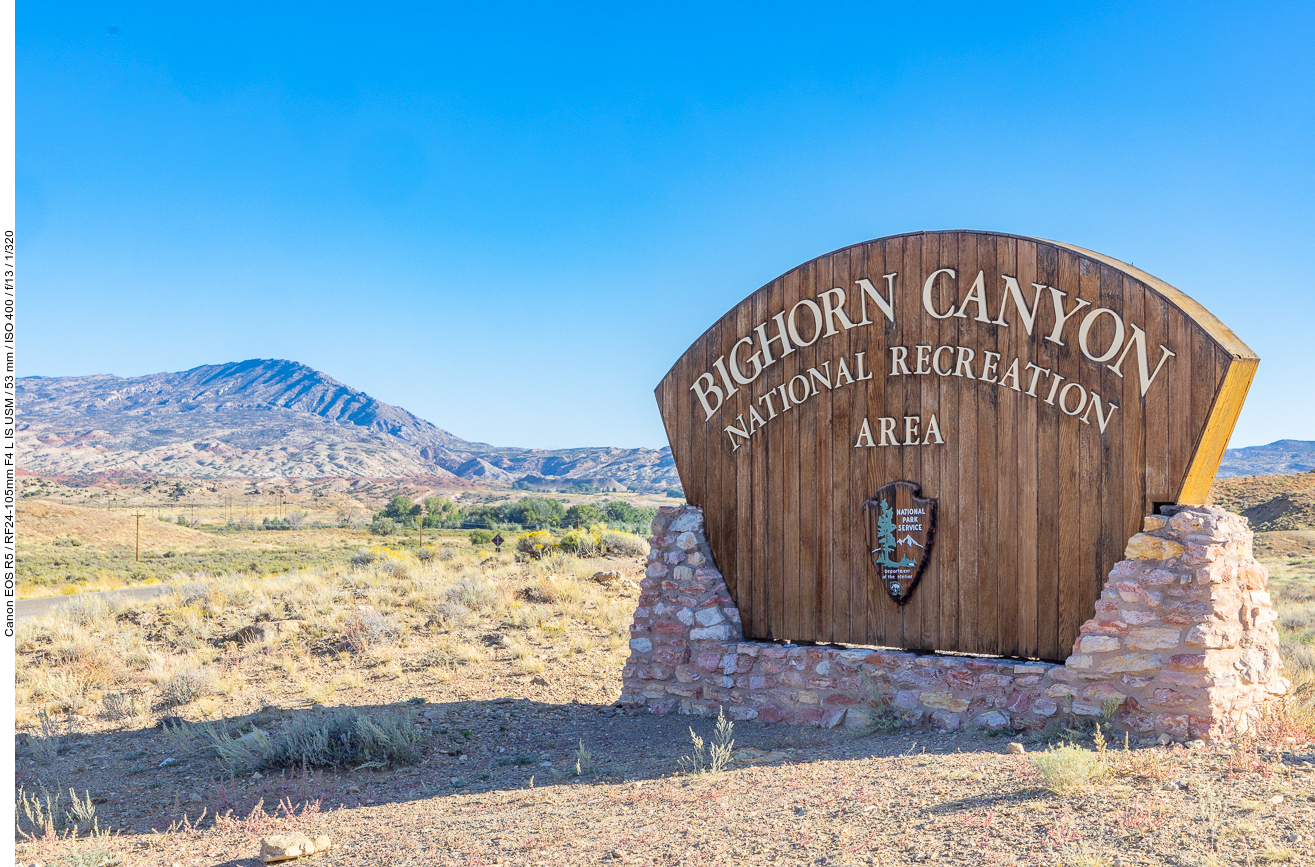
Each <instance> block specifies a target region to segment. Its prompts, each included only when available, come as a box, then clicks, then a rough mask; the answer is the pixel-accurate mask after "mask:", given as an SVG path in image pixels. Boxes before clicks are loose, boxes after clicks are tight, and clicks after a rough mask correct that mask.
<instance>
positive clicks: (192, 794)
mask: <svg viewBox="0 0 1315 867" xmlns="http://www.w3.org/2000/svg"><path fill="white" fill-rule="evenodd" d="M448 686H449V687H451V685H448ZM541 689H542V691H545V692H546V691H547V688H541ZM420 691H421V692H426V691H430V690H420ZM439 691H440V692H441V691H442V690H439ZM482 691H484V692H489V693H496V692H512V693H518V692H522V691H523V690H515V689H513V690H498V689H496V688H489V689H487V690H482ZM435 698H436V699H437V700H436V701H435V702H434V703H432V704H430V703H426V704H425V705H412V706H409V707H411V708H412V710H411V711H410V712H411V713H413V714H414V716H415V719H416V724H418V725H421V726H422V727H423V728H424V730H425V733H426V734H425V736H426V741H427V746H426V750H425V757H424V758H423V760H422V761H421V763H420V764H419V765H417V766H414V767H409V768H401V769H398V770H395V771H391V772H384V771H375V770H369V769H365V770H360V771H356V772H350V771H349V772H344V773H340V774H325V773H316V772H291V773H285V774H282V775H278V776H273V775H271V776H265V777H261V778H255V777H244V778H241V779H236V778H227V779H225V778H223V777H222V775H220V774H218V773H216V770H217V769H216V768H215V767H213V762H211V761H207V760H205V759H203V758H199V757H198V758H190V757H184V758H182V759H177V758H176V756H175V754H176V753H177V752H178V751H177V750H176V749H175V748H174V745H173V744H170V743H169V741H168V739H167V738H166V737H165V736H164V735H163V734H161V733H160V732H159V731H158V730H144V731H143V730H138V731H125V732H120V733H116V734H113V735H110V736H108V737H96V738H85V739H83V740H80V741H78V742H76V743H75V744H74V746H73V747H72V749H70V750H69V752H68V753H67V755H66V756H63V757H61V762H62V763H65V764H67V768H66V769H65V770H64V773H63V774H62V775H61V776H63V778H64V779H66V780H67V781H68V782H70V783H71V784H73V785H76V786H78V787H79V788H82V787H84V786H90V787H91V789H92V790H93V791H96V792H97V793H98V795H97V801H98V811H97V815H98V816H99V817H103V820H104V822H105V823H106V824H108V825H109V826H111V827H114V828H117V829H120V833H119V834H118V835H117V836H115V837H112V838H110V839H109V840H108V841H104V842H96V841H86V840H81V841H78V842H76V843H74V842H70V841H67V840H47V841H38V842H34V843H24V844H21V845H20V846H19V856H20V858H21V859H22V860H23V861H24V862H25V863H27V862H31V861H42V862H44V863H47V864H49V863H60V860H61V859H63V858H65V857H66V856H67V855H68V854H69V853H72V852H81V853H84V854H91V853H94V852H96V851H97V850H98V849H105V850H108V851H112V852H113V853H115V854H117V855H120V856H123V857H124V859H125V860H124V863H126V864H143V865H145V864H152V865H154V864H160V865H172V864H181V865H254V864H257V863H260V862H259V860H258V859H257V858H256V857H255V856H256V855H257V853H258V850H259V838H260V836H261V835H262V834H267V833H272V832H274V831H285V830H300V831H304V832H308V833H310V834H311V835H312V836H314V835H317V834H328V835H329V836H330V837H331V838H332V839H333V841H334V848H333V849H331V850H330V851H329V852H327V853H324V854H320V855H316V856H314V858H313V859H312V860H313V861H314V863H317V864H324V865H339V864H341V865H378V864H395V865H409V864H417V865H419V864H453V865H457V864H460V865H487V864H548V865H556V864H597V863H613V862H615V863H629V864H663V865H676V864H686V865H693V864H724V863H730V862H731V861H734V862H736V863H743V864H800V865H802V864H837V865H839V864H890V865H895V864H917V863H931V864H1012V863H1017V864H1072V865H1099V864H1108V865H1113V864H1120V863H1121V864H1164V865H1182V864H1211V863H1214V864H1256V863H1294V864H1300V863H1310V860H1309V859H1311V858H1312V857H1315V845H1313V844H1312V840H1313V839H1315V833H1313V832H1312V826H1313V825H1315V823H1313V822H1312V819H1315V744H1313V745H1306V746H1304V747H1301V748H1297V750H1296V751H1294V752H1292V753H1285V754H1281V755H1280V754H1275V753H1269V752H1264V751H1259V750H1256V749H1254V748H1244V747H1238V748H1235V749H1214V750H1200V751H1189V750H1186V749H1183V748H1182V747H1174V748H1151V749H1145V750H1134V751H1132V752H1131V753H1130V754H1127V755H1126V756H1125V757H1124V758H1120V756H1118V755H1116V756H1115V758H1114V760H1112V761H1111V768H1112V769H1111V770H1110V771H1109V773H1108V774H1107V775H1106V776H1105V777H1103V778H1101V779H1098V780H1097V781H1096V782H1095V783H1093V784H1091V785H1090V786H1088V787H1086V788H1084V789H1083V790H1081V791H1078V792H1075V793H1072V794H1068V795H1063V796H1060V795H1053V794H1050V793H1048V792H1046V791H1045V790H1043V789H1042V788H1041V787H1040V786H1039V785H1038V779H1037V773H1036V771H1035V770H1034V769H1033V768H1032V766H1031V765H1030V763H1029V756H1026V755H1021V756H1020V755H1008V754H1005V751H1004V749H1005V744H1006V741H1005V739H982V738H973V737H971V736H968V735H957V736H933V735H929V734H920V733H915V734H899V735H889V736H872V737H867V738H855V737H853V736H851V735H849V734H846V733H843V732H819V731H816V730H806V729H795V728H788V727H785V726H781V725H777V726H763V725H753V724H747V723H741V724H739V725H738V726H736V728H735V731H734V736H735V748H736V755H737V758H736V759H735V760H734V761H733V762H732V763H731V765H730V767H729V768H728V769H727V770H725V771H722V772H721V773H713V774H702V775H692V776H680V775H678V766H677V762H678V759H679V757H680V756H682V755H686V754H688V753H689V752H690V751H691V745H690V738H689V732H688V727H689V726H690V725H691V724H692V725H693V726H694V728H695V729H696V730H698V731H700V732H701V733H702V735H703V736H704V737H706V738H708V739H711V737H712V731H711V729H712V724H711V722H710V721H708V720H690V719H688V718H675V717H665V718H658V717H653V716H651V715H647V714H638V715H636V714H633V713H630V712H625V711H619V710H617V709H615V708H611V707H609V706H607V705H603V704H596V703H581V704H576V703H567V704H553V703H549V702H544V701H532V700H531V701H527V700H524V699H521V698H512V697H511V696H497V697H494V698H482V699H471V700H465V701H461V700H452V699H453V698H455V697H451V696H449V697H446V698H448V700H443V697H440V696H435ZM316 712H317V711H315V710H310V709H306V708H298V707H292V708H286V709H280V710H277V711H275V710H273V709H270V710H269V711H268V713H271V714H307V713H316ZM427 715H428V716H427ZM581 742H583V744H584V745H585V747H586V749H587V751H588V752H589V754H590V756H591V757H592V763H591V764H585V763H581V767H580V771H581V773H580V775H579V776H577V775H576V768H577V750H578V745H579V744H580V743H581ZM1031 748H1032V749H1033V750H1038V749H1043V747H1042V745H1040V744H1033V745H1031ZM1111 752H1114V753H1118V752H1120V751H1119V750H1117V749H1114V748H1111ZM161 756H163V758H161ZM170 758H174V759H175V761H173V762H169V763H167V764H166V765H165V767H160V765H161V764H163V763H166V762H167V760H168V759H170ZM23 770H24V769H22V768H20V782H22V779H23V778H24V777H27V778H29V779H30V776H31V775H30V774H28V773H24V772H23ZM110 787H112V788H110ZM202 811H204V817H202ZM216 815H218V819H217V820H216V818H215V817H216ZM198 818H199V819H200V821H199V822H197V821H196V820H197V819H198ZM194 823H195V824H194ZM88 863H90V862H88Z"/></svg>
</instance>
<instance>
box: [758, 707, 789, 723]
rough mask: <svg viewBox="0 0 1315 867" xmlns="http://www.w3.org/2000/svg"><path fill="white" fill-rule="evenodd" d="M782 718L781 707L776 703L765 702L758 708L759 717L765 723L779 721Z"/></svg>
mask: <svg viewBox="0 0 1315 867" xmlns="http://www.w3.org/2000/svg"><path fill="white" fill-rule="evenodd" d="M782 718H783V715H782V714H781V709H780V708H779V707H777V706H776V705H772V704H765V705H763V706H762V707H760V708H758V719H760V720H762V721H763V722H765V723H769V724H770V723H778V722H780V721H781V719H782Z"/></svg>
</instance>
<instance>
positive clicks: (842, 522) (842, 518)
mask: <svg viewBox="0 0 1315 867" xmlns="http://www.w3.org/2000/svg"><path fill="white" fill-rule="evenodd" d="M860 249H861V248H850V249H848V250H844V251H841V252H839V253H836V254H835V255H833V256H832V257H831V283H832V285H833V286H835V287H839V288H841V289H843V290H844V291H845V295H846V300H847V301H848V300H849V298H851V297H852V296H853V290H854V281H853V279H851V277H850V275H851V274H852V273H853V268H852V263H853V260H854V258H855V257H856V256H857V255H859V253H858V251H859V250H860ZM848 306H850V307H853V305H852V304H849V305H848ZM851 321H858V320H857V319H856V318H855V319H853V320H851ZM831 341H832V348H831V352H830V355H831V357H832V359H847V358H848V357H849V341H850V336H849V330H848V329H842V330H841V332H840V333H839V334H837V335H836V336H835V337H833V338H831ZM831 373H832V377H833V380H834V381H835V385H836V387H835V389H834V390H833V391H832V392H831V402H830V412H831V417H830V419H829V422H828V425H829V429H830V430H831V431H832V432H833V434H832V436H831V437H829V438H827V441H828V445H827V451H828V455H827V458H828V460H827V463H826V465H825V466H826V468H827V473H828V478H829V479H830V482H829V486H822V487H821V488H819V493H820V494H821V496H822V498H823V499H824V500H825V501H826V502H825V504H824V505H825V509H826V514H825V519H824V520H823V522H822V526H823V527H824V528H825V529H826V535H825V537H824V538H823V541H822V545H823V548H824V549H825V550H826V552H827V554H828V563H827V569H826V573H827V575H828V578H829V584H830V586H829V588H828V590H827V592H826V601H825V602H824V607H823V616H825V617H826V618H827V619H828V621H829V623H830V632H829V634H830V640H831V641H836V642H850V641H852V640H853V639H852V638H851V634H852V633H851V632H850V628H849V606H850V596H851V592H850V586H849V583H850V577H851V570H852V569H853V560H854V550H853V549H854V547H855V546H854V537H853V536H852V535H850V533H849V527H848V525H847V522H846V518H847V513H848V512H849V511H850V510H851V509H852V508H853V505H852V504H853V502H854V501H853V500H852V498H851V496H850V493H849V489H850V476H851V472H850V458H851V455H850V452H852V451H854V449H853V448H852V445H853V444H852V443H850V442H848V437H849V433H848V432H849V431H852V430H853V429H854V423H853V420H852V419H853V403H854V390H855V389H854V385H853V383H850V384H848V385H844V386H842V385H840V382H839V370H838V368H837V364H836V362H835V361H834V360H833V362H832V371H831ZM822 505H823V504H819V510H820V509H821V508H822ZM827 606H829V607H827Z"/></svg>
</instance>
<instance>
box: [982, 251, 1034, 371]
mask: <svg viewBox="0 0 1315 867" xmlns="http://www.w3.org/2000/svg"><path fill="white" fill-rule="evenodd" d="M1000 276H1001V277H1002V278H1003V279H1004V281H1005V294H1004V295H1003V296H1002V297H1001V298H1000V315H999V316H997V317H996V319H995V324H996V325H1003V326H1005V327H1008V326H1009V323H1008V322H1006V321H1005V305H1006V304H1008V303H1009V299H1010V298H1012V299H1014V309H1015V310H1017V311H1018V318H1019V319H1021V320H1023V327H1024V328H1025V329H1027V334H1028V336H1029V337H1031V336H1032V325H1033V324H1034V323H1035V322H1036V312H1037V309H1038V308H1039V307H1040V305H1041V290H1042V289H1044V288H1045V287H1046V284H1044V283H1033V284H1032V285H1033V286H1034V287H1035V288H1036V295H1035V296H1033V298H1032V306H1031V307H1028V306H1027V302H1026V301H1024V300H1023V289H1022V287H1020V286H1019V285H1018V278H1017V277H1010V276H1009V275H1008V274H1001V275H1000ZM983 378H985V377H983Z"/></svg>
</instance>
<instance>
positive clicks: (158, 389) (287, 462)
mask: <svg viewBox="0 0 1315 867" xmlns="http://www.w3.org/2000/svg"><path fill="white" fill-rule="evenodd" d="M18 419H19V426H18V440H19V452H20V465H21V466H22V468H23V469H25V470H28V471H30V472H35V473H50V474H74V475H77V474H93V473H94V474H101V473H107V472H108V473H115V472H120V473H142V472H146V473H156V474H160V475H168V476H184V477H199V478H204V477H215V478H225V477H253V478H268V477H272V476H282V477H285V478H320V477H327V476H352V477H358V476H359V477H370V478H395V477H402V476H418V475H427V476H452V477H460V478H466V479H471V480H479V481H484V482H489V483H493V484H511V483H514V482H517V481H520V480H522V479H526V480H528V481H527V483H532V484H533V485H534V486H535V487H540V486H544V485H559V486H561V487H568V486H570V485H572V484H581V485H594V486H597V487H621V486H625V487H633V488H637V489H643V490H658V489H663V488H667V487H671V486H675V485H679V483H680V482H679V479H678V477H677V475H676V470H675V465H674V464H673V462H672V460H671V450H670V449H666V448H664V449H617V448H579V449H562V450H554V451H549V450H545V449H520V448H504V447H497V446H490V445H486V444H484V443H472V442H467V441H465V440H463V439H461V438H459V437H456V436H453V435H452V434H450V433H448V432H447V431H445V430H443V429H442V428H439V427H436V426H435V425H433V424H430V423H429V422H427V421H425V420H424V419H421V418H417V417H416V416H414V415H412V414H411V413H409V412H407V411H406V410H404V409H402V408H401V407H396V406H391V405H389V404H386V403H383V402H382V401H379V400H376V399H375V398H373V397H370V395H368V394H366V393H365V392H363V391H357V390H356V389H354V388H351V387H349V386H346V385H344V384H342V383H340V382H338V381H337V380H335V379H333V378H331V377H329V376H326V375H325V374H323V373H320V372H319V371H317V370H315V369H313V368H310V367H307V366H306V365H304V364H299V363H297V362H295V361H279V360H265V359H252V360H249V361H239V362H232V363H229V364H213V365H205V366H202V367H197V368H193V369H192V370H187V371H183V372H181V373H157V374H153V375H151V376H141V377H132V378H127V379H125V378H122V377H117V376H109V375H96V376H67V377H40V376H33V377H23V378H20V379H19V380H18Z"/></svg>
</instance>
